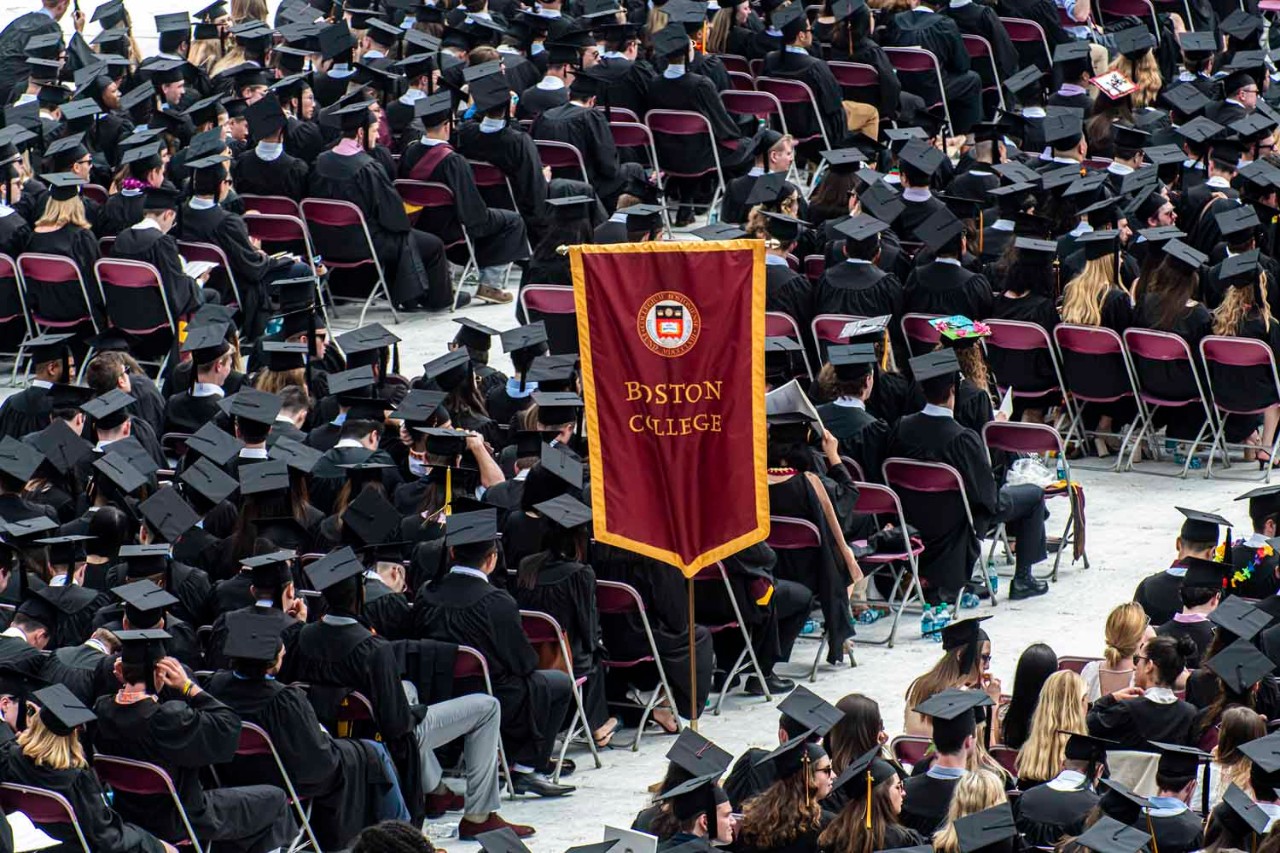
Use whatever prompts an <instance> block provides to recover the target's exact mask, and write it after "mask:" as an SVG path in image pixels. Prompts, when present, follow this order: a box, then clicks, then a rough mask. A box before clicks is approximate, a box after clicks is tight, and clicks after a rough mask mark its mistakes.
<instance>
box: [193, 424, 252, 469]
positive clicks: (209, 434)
mask: <svg viewBox="0 0 1280 853" xmlns="http://www.w3.org/2000/svg"><path fill="white" fill-rule="evenodd" d="M242 447H244V442H242V441H240V439H238V438H236V437H235V436H233V435H231V434H229V433H228V432H227V431H226V430H224V429H221V428H220V427H218V426H216V425H214V424H213V422H209V423H206V424H205V425H204V426H202V427H200V429H198V430H196V432H195V433H194V434H193V435H192V436H191V437H190V438H188V439H187V449H188V450H194V451H195V452H197V453H199V454H200V455H201V456H204V457H207V458H208V459H209V461H211V462H213V463H214V464H215V465H226V464H227V463H228V462H229V461H231V458H232V457H233V456H235V455H236V454H237V453H239V452H240V448H242Z"/></svg>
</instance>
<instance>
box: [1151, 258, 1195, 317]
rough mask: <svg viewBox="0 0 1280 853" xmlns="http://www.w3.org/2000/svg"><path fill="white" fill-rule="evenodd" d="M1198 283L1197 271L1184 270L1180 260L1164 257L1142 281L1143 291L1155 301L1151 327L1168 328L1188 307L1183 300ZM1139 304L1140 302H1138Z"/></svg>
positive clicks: (1188, 299) (1187, 300)
mask: <svg viewBox="0 0 1280 853" xmlns="http://www.w3.org/2000/svg"><path fill="white" fill-rule="evenodd" d="M1199 284H1200V274H1199V273H1198V272H1196V271H1194V270H1188V269H1187V268H1186V267H1185V266H1183V265H1182V262H1181V261H1176V260H1174V259H1172V258H1165V259H1164V262H1163V263H1161V264H1160V266H1158V267H1156V269H1155V272H1154V273H1152V274H1151V275H1150V276H1149V277H1148V279H1147V281H1146V285H1147V287H1146V291H1145V295H1146V296H1150V297H1151V298H1152V299H1153V300H1155V302H1156V314H1155V317H1153V318H1151V328H1153V329H1161V330H1163V331H1166V332H1168V331H1172V330H1173V327H1174V325H1175V324H1176V323H1177V322H1178V320H1179V319H1181V318H1182V317H1183V316H1184V315H1185V314H1186V313H1187V311H1188V310H1189V309H1188V307H1187V302H1189V301H1190V300H1191V298H1192V295H1193V294H1194V293H1195V292H1196V287H1197V286H1198V285H1199ZM1138 307H1139V308H1141V307H1142V305H1141V304H1139V306H1138Z"/></svg>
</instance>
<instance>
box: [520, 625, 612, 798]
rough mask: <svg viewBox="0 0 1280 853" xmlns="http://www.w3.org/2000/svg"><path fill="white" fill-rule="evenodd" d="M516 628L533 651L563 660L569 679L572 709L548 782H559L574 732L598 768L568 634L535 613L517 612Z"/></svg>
mask: <svg viewBox="0 0 1280 853" xmlns="http://www.w3.org/2000/svg"><path fill="white" fill-rule="evenodd" d="M520 627H521V629H522V630H523V631H524V636H525V638H526V639H527V640H528V641H529V644H530V645H531V646H533V647H534V648H535V649H546V648H548V647H549V648H550V649H553V650H556V651H558V652H559V655H560V657H561V658H562V659H563V660H564V662H565V665H566V666H567V667H569V669H570V670H571V671H570V672H569V675H570V676H572V677H573V702H574V706H575V710H574V714H573V719H572V720H571V721H570V722H569V728H568V730H567V731H565V733H564V737H563V738H562V739H561V745H560V760H559V761H558V762H557V763H556V769H555V772H554V773H553V774H552V775H551V781H553V782H557V783H558V782H559V781H560V768H561V767H563V766H564V757H565V755H566V753H568V751H569V744H570V743H572V742H573V741H574V740H575V739H579V738H578V733H579V732H581V733H582V737H581V738H580V740H583V741H585V742H586V744H587V748H588V749H590V750H591V757H592V759H593V760H594V761H595V764H596V769H597V770H599V769H600V767H601V766H602V765H601V763H600V753H599V751H598V750H597V748H596V741H595V737H594V736H593V735H592V732H591V724H590V722H588V720H587V711H586V706H585V705H584V704H583V702H582V685H584V684H586V683H587V676H586V675H578V674H577V673H576V672H573V671H572V669H573V650H572V649H570V648H569V642H568V639H567V637H568V635H567V634H566V633H565V630H564V628H563V627H561V625H560V623H559V622H558V621H556V619H555V617H554V616H552V615H551V614H550V613H543V612H542V611H539V610H521V611H520Z"/></svg>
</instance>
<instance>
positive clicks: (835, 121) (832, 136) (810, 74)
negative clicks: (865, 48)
mask: <svg viewBox="0 0 1280 853" xmlns="http://www.w3.org/2000/svg"><path fill="white" fill-rule="evenodd" d="M764 73H765V75H766V76H768V77H782V78H784V79H787V80H799V81H800V82H801V83H805V84H807V85H808V86H809V89H810V91H812V92H813V97H814V99H815V100H816V101H817V102H818V110H819V112H820V115H819V118H820V119H821V121H822V126H821V128H819V126H818V124H817V123H816V122H815V121H814V117H813V109H812V108H811V107H810V106H809V105H808V104H783V105H782V112H783V115H784V116H785V117H786V119H787V129H788V130H789V131H790V132H791V135H792V136H794V137H796V138H797V139H803V138H805V137H807V136H812V135H814V134H816V133H819V132H820V131H821V130H825V131H826V134H827V139H829V140H830V141H831V144H832V145H833V146H836V147H839V146H840V143H841V142H842V141H843V140H844V138H845V136H847V135H848V133H849V130H848V124H847V122H846V120H845V114H844V106H843V100H844V93H843V91H842V90H841V89H840V84H839V83H838V82H836V78H835V75H834V74H833V73H832V72H831V69H830V67H828V66H827V63H825V62H823V61H822V60H820V59H815V58H814V57H812V56H810V55H808V54H807V53H792V52H791V51H789V50H787V49H785V48H783V49H782V50H776V51H774V52H773V53H770V54H769V55H768V56H766V57H765V58H764Z"/></svg>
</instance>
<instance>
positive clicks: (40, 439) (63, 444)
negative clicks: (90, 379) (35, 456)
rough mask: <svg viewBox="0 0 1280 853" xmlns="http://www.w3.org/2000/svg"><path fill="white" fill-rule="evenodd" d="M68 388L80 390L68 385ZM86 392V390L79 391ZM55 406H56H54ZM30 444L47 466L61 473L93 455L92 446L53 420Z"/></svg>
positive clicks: (65, 425) (59, 420) (65, 423)
mask: <svg viewBox="0 0 1280 853" xmlns="http://www.w3.org/2000/svg"><path fill="white" fill-rule="evenodd" d="M67 387H69V388H81V386H79V385H69V386H67ZM81 390H88V389H83V388H82V389H81ZM55 405H56V404H55ZM31 444H32V445H33V446H34V447H35V448H36V450H38V451H40V452H41V453H43V454H44V457H45V459H47V460H48V461H49V464H50V465H52V466H53V467H54V468H56V469H57V470H58V471H60V472H62V473H64V474H65V473H67V472H68V471H70V470H71V469H72V468H74V467H75V465H76V463H78V462H80V460H82V459H84V458H86V457H87V456H89V455H91V454H92V453H93V445H92V444H90V443H89V442H87V441H85V440H84V439H83V438H81V437H80V435H79V433H77V432H76V431H75V430H73V429H72V428H71V427H69V426H67V422H66V421H64V420H61V419H57V418H55V419H54V420H51V421H50V422H49V425H48V426H47V427H45V428H44V429H42V430H40V432H38V433H36V434H35V435H34V436H33V437H32V438H31Z"/></svg>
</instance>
